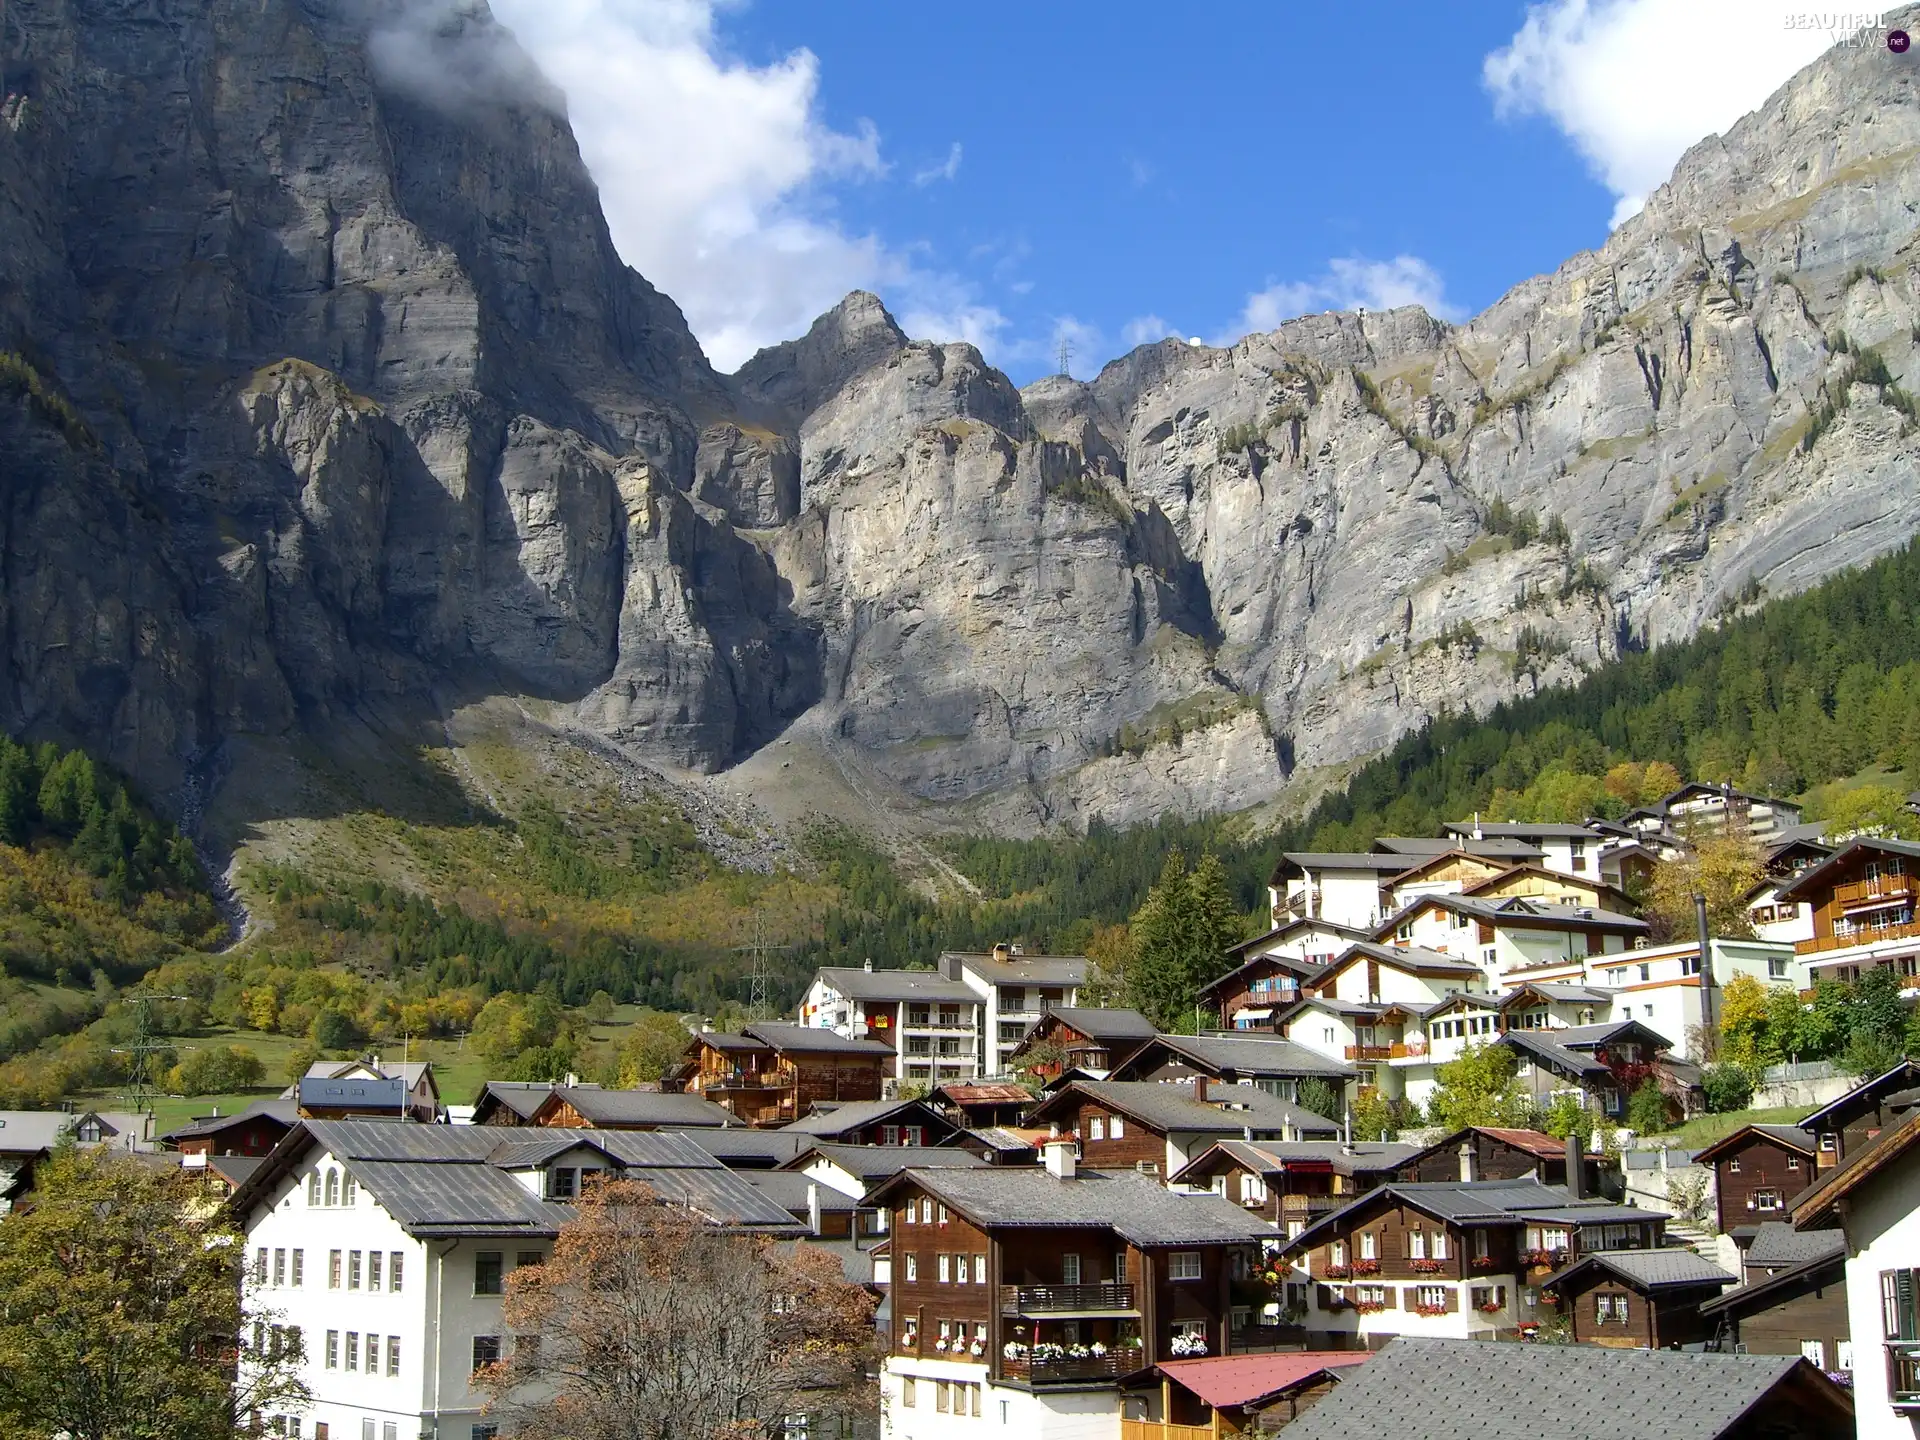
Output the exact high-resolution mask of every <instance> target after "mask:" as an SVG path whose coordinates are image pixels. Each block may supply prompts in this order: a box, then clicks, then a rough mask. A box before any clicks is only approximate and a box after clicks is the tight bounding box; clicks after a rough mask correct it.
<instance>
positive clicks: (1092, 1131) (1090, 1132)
mask: <svg viewBox="0 0 1920 1440" xmlns="http://www.w3.org/2000/svg"><path fill="white" fill-rule="evenodd" d="M1087 1138H1088V1139H1089V1140H1104V1139H1106V1138H1107V1126H1106V1122H1105V1121H1103V1120H1102V1119H1101V1118H1100V1117H1099V1116H1098V1115H1096V1116H1094V1117H1093V1118H1092V1119H1091V1120H1089V1121H1088V1122H1087Z"/></svg>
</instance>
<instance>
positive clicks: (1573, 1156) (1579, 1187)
mask: <svg viewBox="0 0 1920 1440" xmlns="http://www.w3.org/2000/svg"><path fill="white" fill-rule="evenodd" d="M1586 1151H1587V1147H1586V1146H1585V1145H1583V1144H1581V1143H1580V1132H1579V1131H1578V1130H1574V1131H1571V1132H1569V1134H1568V1135H1567V1194H1569V1195H1571V1196H1572V1197H1573V1198H1574V1199H1576V1200H1584V1199H1586V1198H1587V1153H1586Z"/></svg>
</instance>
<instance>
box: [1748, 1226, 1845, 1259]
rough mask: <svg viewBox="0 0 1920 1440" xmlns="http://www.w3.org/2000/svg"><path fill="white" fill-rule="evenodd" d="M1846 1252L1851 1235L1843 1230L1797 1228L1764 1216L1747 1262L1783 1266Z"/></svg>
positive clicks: (1749, 1247) (1749, 1248)
mask: <svg viewBox="0 0 1920 1440" xmlns="http://www.w3.org/2000/svg"><path fill="white" fill-rule="evenodd" d="M1846 1253H1847V1237H1846V1235H1845V1234H1844V1233H1843V1232H1841V1231H1839V1230H1796V1229H1794V1228H1793V1226H1792V1225H1790V1224H1788V1223H1787V1222H1786V1221H1784V1220H1762V1221H1761V1222H1760V1225H1759V1227H1758V1229H1757V1230H1756V1231H1755V1232H1754V1236H1753V1243H1752V1244H1751V1245H1749V1246H1748V1247H1747V1265H1748V1267H1749V1268H1752V1269H1760V1270H1780V1269H1785V1268H1787V1267H1788V1266H1793V1265H1804V1264H1806V1263H1807V1262H1808V1261H1809V1260H1825V1259H1826V1258H1828V1257H1829V1256H1832V1255H1844V1254H1846Z"/></svg>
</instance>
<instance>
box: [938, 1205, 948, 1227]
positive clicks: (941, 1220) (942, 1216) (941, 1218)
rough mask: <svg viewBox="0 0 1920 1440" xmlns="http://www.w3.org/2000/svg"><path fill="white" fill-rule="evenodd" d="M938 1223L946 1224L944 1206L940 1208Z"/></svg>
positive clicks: (945, 1208)
mask: <svg viewBox="0 0 1920 1440" xmlns="http://www.w3.org/2000/svg"><path fill="white" fill-rule="evenodd" d="M940 1223H941V1224H942V1225H944V1224H946V1223H947V1207H946V1206H945V1205H942V1206H941V1207H940Z"/></svg>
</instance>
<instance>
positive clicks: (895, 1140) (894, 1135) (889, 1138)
mask: <svg viewBox="0 0 1920 1440" xmlns="http://www.w3.org/2000/svg"><path fill="white" fill-rule="evenodd" d="M880 1143H881V1144H882V1145H898V1144H899V1143H900V1127H899V1126H898V1125H882V1126H881V1127H880Z"/></svg>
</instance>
